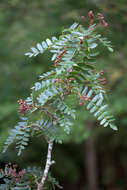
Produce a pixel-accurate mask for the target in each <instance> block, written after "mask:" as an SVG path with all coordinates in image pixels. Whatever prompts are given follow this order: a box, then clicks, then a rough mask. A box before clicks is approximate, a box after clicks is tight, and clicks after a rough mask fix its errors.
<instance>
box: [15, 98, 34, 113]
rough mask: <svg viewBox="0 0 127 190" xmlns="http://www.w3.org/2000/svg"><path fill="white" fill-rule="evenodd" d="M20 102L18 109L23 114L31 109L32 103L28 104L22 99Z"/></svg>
mask: <svg viewBox="0 0 127 190" xmlns="http://www.w3.org/2000/svg"><path fill="white" fill-rule="evenodd" d="M18 103H19V110H18V112H19V113H21V114H24V113H26V112H27V111H29V110H30V109H31V107H30V105H29V104H27V103H26V102H25V101H23V100H22V99H20V100H18Z"/></svg>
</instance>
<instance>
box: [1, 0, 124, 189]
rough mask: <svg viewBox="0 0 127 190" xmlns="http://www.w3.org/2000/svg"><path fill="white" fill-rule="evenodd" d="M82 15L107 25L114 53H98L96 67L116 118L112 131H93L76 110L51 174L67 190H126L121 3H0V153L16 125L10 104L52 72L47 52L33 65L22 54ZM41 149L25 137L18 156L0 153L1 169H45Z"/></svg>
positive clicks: (11, 0) (13, 106)
mask: <svg viewBox="0 0 127 190" xmlns="http://www.w3.org/2000/svg"><path fill="white" fill-rule="evenodd" d="M89 10H93V11H94V13H97V12H101V13H103V14H104V16H105V20H106V21H108V23H109V27H108V29H105V31H104V34H105V35H107V36H108V37H109V39H110V40H111V41H112V43H113V46H114V50H115V51H114V53H113V54H112V53H109V52H107V50H105V49H103V50H102V54H101V56H99V58H98V63H97V65H98V68H100V69H104V71H105V76H106V78H107V84H106V86H105V88H106V89H107V92H108V95H109V100H108V101H109V104H110V106H111V108H112V110H113V113H114V115H115V117H116V124H117V125H118V127H119V131H118V132H114V131H112V130H111V129H108V128H102V127H99V125H98V123H96V121H95V120H94V119H93V118H92V117H91V115H90V114H88V113H87V112H86V111H85V110H83V108H81V107H78V108H77V109H78V112H77V120H76V122H75V124H74V126H73V128H72V131H71V134H70V136H68V137H67V136H65V137H64V144H63V145H55V148H54V152H53V158H54V159H55V160H56V165H54V166H53V167H52V172H53V174H54V176H55V177H56V178H57V179H58V180H59V181H60V183H61V184H62V185H63V187H64V189H66V190H71V189H73V190H84V189H85V190H98V189H100V190H103V189H107V190H126V189H127V51H126V49H127V1H126V0H79V1H78V0H22V1H21V0H0V149H2V145H3V142H4V141H5V139H6V137H7V136H8V134H9V131H10V130H11V128H13V126H14V125H15V124H16V122H17V121H18V113H17V107H18V105H17V100H18V99H20V98H23V99H25V98H26V97H27V96H29V93H30V91H29V89H30V87H31V86H32V85H33V83H34V82H35V81H36V80H37V78H38V76H39V75H40V74H42V73H43V72H45V71H47V70H48V69H49V67H50V66H51V63H50V61H49V60H50V59H49V58H50V54H48V55H47V54H44V55H39V56H37V57H36V58H34V59H29V58H26V57H25V56H24V53H25V52H27V51H28V49H29V47H31V46H35V44H36V43H37V42H41V41H42V40H44V39H45V38H50V36H51V35H56V36H58V35H59V34H60V31H61V29H62V27H63V26H64V27H68V26H69V25H70V24H72V23H73V22H74V21H76V22H81V20H80V16H82V15H87V13H88V11H89ZM46 148H47V147H46V144H45V142H44V141H43V139H42V140H41V141H40V139H32V140H31V142H30V145H29V147H28V148H27V149H26V150H25V151H24V153H23V155H22V156H21V157H17V156H16V151H15V148H14V146H11V147H10V149H9V150H8V152H7V153H6V154H0V163H6V162H9V161H11V162H17V163H18V164H19V165H20V166H21V167H26V166H28V165H44V163H45V156H46V151H47V150H46Z"/></svg>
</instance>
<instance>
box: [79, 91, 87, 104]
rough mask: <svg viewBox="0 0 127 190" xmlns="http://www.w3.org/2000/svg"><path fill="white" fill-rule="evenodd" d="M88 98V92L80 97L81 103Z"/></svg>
mask: <svg viewBox="0 0 127 190" xmlns="http://www.w3.org/2000/svg"><path fill="white" fill-rule="evenodd" d="M87 100H88V98H87V96H86V94H84V95H83V96H81V97H80V101H79V105H80V106H82V105H83V104H84V102H86V101H87Z"/></svg>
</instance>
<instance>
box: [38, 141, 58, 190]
mask: <svg viewBox="0 0 127 190" xmlns="http://www.w3.org/2000/svg"><path fill="white" fill-rule="evenodd" d="M52 148H53V141H49V144H48V153H47V160H46V165H45V169H44V172H43V175H42V179H41V182H40V183H38V185H37V190H43V187H44V183H45V181H46V179H47V176H48V172H49V169H50V166H51V165H52V164H54V163H55V162H54V161H52V160H51V153H52Z"/></svg>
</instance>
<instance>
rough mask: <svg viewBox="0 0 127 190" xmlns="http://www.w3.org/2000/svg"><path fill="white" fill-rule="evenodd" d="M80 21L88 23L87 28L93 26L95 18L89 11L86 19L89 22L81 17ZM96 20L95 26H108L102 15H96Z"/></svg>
mask: <svg viewBox="0 0 127 190" xmlns="http://www.w3.org/2000/svg"><path fill="white" fill-rule="evenodd" d="M81 19H82V20H83V21H84V22H89V26H91V25H93V24H94V21H95V16H94V14H93V11H89V12H88V19H89V21H88V19H87V18H86V17H85V16H81ZM97 20H98V21H99V24H98V25H97V26H104V27H107V26H108V23H107V22H106V21H105V20H104V16H103V14H101V13H98V14H97Z"/></svg>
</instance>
